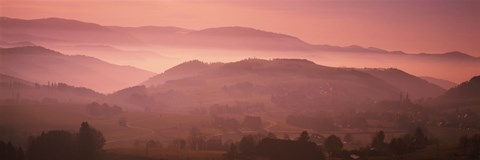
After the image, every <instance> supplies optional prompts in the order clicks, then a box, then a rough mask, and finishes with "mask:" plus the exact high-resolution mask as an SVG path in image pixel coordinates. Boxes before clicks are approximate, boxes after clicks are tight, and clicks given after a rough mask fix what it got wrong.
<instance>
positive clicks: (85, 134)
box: [78, 122, 105, 160]
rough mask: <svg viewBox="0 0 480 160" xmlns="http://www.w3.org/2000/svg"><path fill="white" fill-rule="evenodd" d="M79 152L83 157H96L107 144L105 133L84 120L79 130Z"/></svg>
mask: <svg viewBox="0 0 480 160" xmlns="http://www.w3.org/2000/svg"><path fill="white" fill-rule="evenodd" d="M78 144H79V154H80V158H82V159H90V160H92V159H96V158H97V156H98V153H99V152H100V151H101V150H102V148H103V145H105V138H104V137H103V134H102V133H101V132H99V131H97V130H96V129H95V128H92V127H90V125H89V124H88V123H87V122H83V123H82V125H81V127H80V130H79V132H78Z"/></svg>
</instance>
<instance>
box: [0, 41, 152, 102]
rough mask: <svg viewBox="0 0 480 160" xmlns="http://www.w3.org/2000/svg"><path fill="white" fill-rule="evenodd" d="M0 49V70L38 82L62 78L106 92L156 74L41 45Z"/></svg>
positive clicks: (76, 84) (63, 80) (61, 80)
mask: <svg viewBox="0 0 480 160" xmlns="http://www.w3.org/2000/svg"><path fill="white" fill-rule="evenodd" d="M0 51H1V52H0V62H1V63H0V65H1V68H0V73H3V74H7V75H11V76H15V77H18V78H21V79H25V80H29V81H34V82H39V83H47V82H52V81H60V82H64V83H68V84H72V85H75V86H82V87H88V88H92V89H94V90H96V91H100V92H104V93H105V92H112V91H114V90H118V89H122V88H125V87H128V86H132V85H135V84H137V83H139V82H141V80H144V79H146V78H148V77H150V76H153V75H154V73H153V72H149V71H145V70H141V69H138V68H135V67H132V66H125V65H114V64H111V63H108V62H105V61H102V60H100V59H97V58H93V57H89V56H84V55H64V54H62V53H60V52H57V51H54V50H51V49H48V48H44V47H40V46H27V47H15V48H0ZM124 75H129V76H127V77H124Z"/></svg>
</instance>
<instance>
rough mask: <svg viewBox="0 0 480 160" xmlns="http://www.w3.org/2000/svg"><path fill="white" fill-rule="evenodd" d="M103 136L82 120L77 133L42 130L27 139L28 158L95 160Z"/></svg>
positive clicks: (34, 159) (99, 153)
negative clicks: (40, 132)
mask: <svg viewBox="0 0 480 160" xmlns="http://www.w3.org/2000/svg"><path fill="white" fill-rule="evenodd" d="M104 144H105V138H104V137H103V135H102V133H101V132H99V131H97V130H96V129H94V128H92V127H90V125H89V124H88V123H87V122H83V123H82V124H81V127H80V129H79V131H78V133H71V132H68V131H63V130H53V131H48V132H42V134H40V135H38V136H31V137H30V138H29V139H28V147H27V152H26V157H27V159H28V160H75V159H78V160H85V159H89V160H95V159H99V158H101V157H100V156H101V153H102V147H103V145H104Z"/></svg>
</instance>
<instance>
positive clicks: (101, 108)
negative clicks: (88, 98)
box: [86, 102, 123, 116]
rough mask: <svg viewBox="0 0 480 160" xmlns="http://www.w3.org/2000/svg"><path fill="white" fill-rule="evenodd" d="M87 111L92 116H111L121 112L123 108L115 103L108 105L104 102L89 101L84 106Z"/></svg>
mask: <svg viewBox="0 0 480 160" xmlns="http://www.w3.org/2000/svg"><path fill="white" fill-rule="evenodd" d="M86 109H87V112H88V113H89V114H91V115H93V116H111V115H117V114H120V113H123V109H122V108H121V107H119V106H117V105H113V106H110V105H108V104H106V103H104V104H99V103H97V102H93V103H90V104H88V105H87V106H86Z"/></svg>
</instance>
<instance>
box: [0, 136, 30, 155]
mask: <svg viewBox="0 0 480 160" xmlns="http://www.w3.org/2000/svg"><path fill="white" fill-rule="evenodd" d="M0 159H4V160H25V153H24V151H23V149H22V147H17V146H14V145H12V143H10V142H4V141H0Z"/></svg>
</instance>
